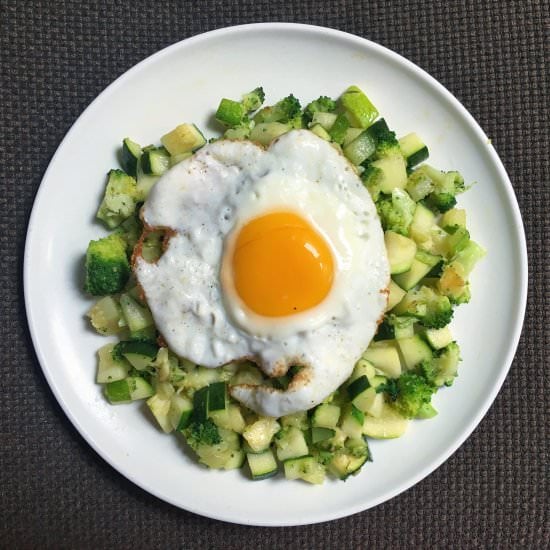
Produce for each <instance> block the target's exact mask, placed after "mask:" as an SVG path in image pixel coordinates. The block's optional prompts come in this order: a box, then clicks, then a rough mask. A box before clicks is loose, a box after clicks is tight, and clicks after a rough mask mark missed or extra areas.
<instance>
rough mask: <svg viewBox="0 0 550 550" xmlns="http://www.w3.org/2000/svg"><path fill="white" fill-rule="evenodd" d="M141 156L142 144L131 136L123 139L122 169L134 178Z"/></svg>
mask: <svg viewBox="0 0 550 550" xmlns="http://www.w3.org/2000/svg"><path fill="white" fill-rule="evenodd" d="M140 157H141V146H140V145H138V144H137V143H136V142H134V141H132V140H131V139H130V138H124V139H123V140H122V150H121V152H120V164H121V166H122V169H123V170H124V171H125V172H126V173H127V174H128V175H129V176H132V177H133V178H136V176H137V163H138V161H139V158H140Z"/></svg>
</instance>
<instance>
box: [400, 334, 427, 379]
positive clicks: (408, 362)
mask: <svg viewBox="0 0 550 550" xmlns="http://www.w3.org/2000/svg"><path fill="white" fill-rule="evenodd" d="M397 346H398V348H399V351H400V352H401V356H402V357H403V364H404V367H405V369H407V370H412V369H414V368H415V367H416V366H417V365H418V364H420V363H421V362H422V361H428V360H430V359H431V358H432V356H433V353H432V350H431V349H430V346H428V344H426V342H425V341H424V340H422V338H421V337H420V336H419V335H418V334H416V335H414V336H411V337H410V338H402V339H400V340H397Z"/></svg>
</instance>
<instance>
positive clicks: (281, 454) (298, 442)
mask: <svg viewBox="0 0 550 550" xmlns="http://www.w3.org/2000/svg"><path fill="white" fill-rule="evenodd" d="M275 447H276V449H277V458H278V459H279V460H280V461H281V462H282V461H284V460H288V459H289V458H297V457H300V456H305V455H307V454H309V449H308V446H307V443H306V440H305V437H304V432H302V430H300V429H298V428H295V427H294V426H289V427H288V428H283V429H282V430H281V431H280V432H279V433H278V434H277V436H276V437H275Z"/></svg>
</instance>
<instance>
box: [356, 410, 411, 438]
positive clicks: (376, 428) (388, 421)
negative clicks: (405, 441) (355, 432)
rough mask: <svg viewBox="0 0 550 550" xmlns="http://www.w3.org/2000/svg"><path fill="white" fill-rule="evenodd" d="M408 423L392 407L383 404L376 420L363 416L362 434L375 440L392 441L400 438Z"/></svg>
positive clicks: (372, 417)
mask: <svg viewBox="0 0 550 550" xmlns="http://www.w3.org/2000/svg"><path fill="white" fill-rule="evenodd" d="M408 425H409V421H408V420H407V419H406V418H403V417H402V416H401V415H400V414H399V413H398V412H397V411H396V410H395V409H394V408H393V407H391V406H390V405H388V404H387V403H384V405H383V407H382V411H381V413H380V416H379V417H378V418H376V417H374V416H369V415H365V421H364V422H363V434H365V435H367V436H369V437H373V438H375V439H393V438H396V437H401V436H402V435H403V434H404V433H405V431H406V430H407V427H408Z"/></svg>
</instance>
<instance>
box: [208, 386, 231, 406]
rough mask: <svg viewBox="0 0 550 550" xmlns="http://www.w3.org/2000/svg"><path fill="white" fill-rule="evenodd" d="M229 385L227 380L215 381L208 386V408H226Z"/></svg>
mask: <svg viewBox="0 0 550 550" xmlns="http://www.w3.org/2000/svg"><path fill="white" fill-rule="evenodd" d="M226 389H227V386H226V383H225V382H214V383H213V384H210V385H209V386H208V410H209V411H221V410H223V409H225V400H226V399H225V396H226V393H227V391H226Z"/></svg>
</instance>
